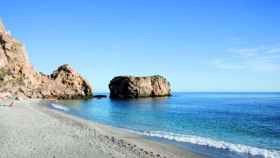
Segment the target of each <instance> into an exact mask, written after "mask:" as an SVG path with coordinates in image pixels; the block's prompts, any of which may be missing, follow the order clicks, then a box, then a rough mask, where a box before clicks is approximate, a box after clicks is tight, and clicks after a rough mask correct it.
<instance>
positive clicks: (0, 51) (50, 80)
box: [0, 20, 93, 99]
mask: <svg viewBox="0 0 280 158" xmlns="http://www.w3.org/2000/svg"><path fill="white" fill-rule="evenodd" d="M1 93H9V94H11V96H13V97H14V98H53V99H80V98H89V97H92V95H93V94H92V88H91V86H90V84H89V83H88V82H87V81H86V80H85V79H84V78H83V77H82V76H81V75H80V74H79V73H78V72H76V71H75V70H74V69H72V68H71V67H70V66H69V65H67V64H65V65H62V66H60V67H59V68H58V69H57V70H55V71H54V72H53V73H52V74H51V75H45V74H43V73H39V72H36V71H35V70H34V69H33V66H32V65H31V64H30V62H29V60H28V57H27V53H26V50H25V48H24V46H23V44H21V43H20V42H19V41H17V40H16V39H15V38H14V37H12V35H11V34H10V33H9V32H7V31H6V30H5V27H4V25H3V23H2V22H1V20H0V94H1Z"/></svg>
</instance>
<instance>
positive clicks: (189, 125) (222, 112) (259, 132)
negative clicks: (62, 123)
mask: <svg viewBox="0 0 280 158" xmlns="http://www.w3.org/2000/svg"><path fill="white" fill-rule="evenodd" d="M106 95H108V94H106ZM48 106H49V107H50V108H53V109H56V110H60V111H63V112H66V113H69V114H71V115H75V116H78V117H81V118H84V119H87V120H92V121H94V122H99V123H102V124H107V125H111V126H113V127H118V128H123V129H125V130H128V131H130V132H134V133H137V134H140V135H143V136H144V137H146V138H148V139H153V140H155V141H162V142H165V143H170V144H174V145H176V146H178V147H179V148H182V149H185V150H188V151H192V152H194V153H198V154H201V155H204V156H206V157H210V158H280V93H252V92H250V93H249V92H246V93H245V92H242V93H238V92H223V93H222V92H219V93H216V92H211V93H210V92H207V93H206V92H195V93H191V92H177V93H173V94H172V96H171V97H163V98H142V99H131V100H112V99H110V98H104V99H90V100H72V101H58V102H54V103H50V104H49V105H48Z"/></svg>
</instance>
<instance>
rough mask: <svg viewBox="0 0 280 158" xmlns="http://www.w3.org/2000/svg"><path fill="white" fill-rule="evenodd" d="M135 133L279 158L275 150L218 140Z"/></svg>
mask: <svg viewBox="0 0 280 158" xmlns="http://www.w3.org/2000/svg"><path fill="white" fill-rule="evenodd" d="M134 132H135V131H134ZM136 133H137V134H140V135H144V136H151V137H158V138H164V139H168V140H173V141H177V142H185V143H191V144H196V145H202V146H208V147H213V148H217V149H223V150H228V151H231V152H238V153H243V154H248V155H251V156H261V157H264V158H280V151H277V150H268V149H262V148H257V147H252V146H247V145H242V144H233V143H229V142H224V141H218V140H214V139H210V138H204V137H199V136H193V135H183V134H175V133H169V132H162V131H145V132H136Z"/></svg>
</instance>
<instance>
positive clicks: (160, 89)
mask: <svg viewBox="0 0 280 158" xmlns="http://www.w3.org/2000/svg"><path fill="white" fill-rule="evenodd" d="M109 89H110V97H111V98H119V99H129V98H140V97H163V96H170V95H171V88H170V83H169V82H168V81H167V80H166V79H165V78H164V77H162V76H159V75H156V76H147V77H134V76H118V77H115V78H113V79H112V80H111V82H110V84H109Z"/></svg>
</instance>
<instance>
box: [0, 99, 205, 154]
mask: <svg viewBox="0 0 280 158" xmlns="http://www.w3.org/2000/svg"><path fill="white" fill-rule="evenodd" d="M39 102H40V101H17V102H16V103H15V105H13V106H12V107H8V106H0V120H1V121H0V129H1V130H0V146H1V147H0V153H1V155H0V157H1V158H14V157H18V158H33V157H34V158H40V157H50V158H63V157H67V158H71V157H72V158H77V157H81V158H87V157H91V158H92V157H98V158H113V157H114V158H123V157H127V158H134V157H135V158H139V157H144V158H150V157H153V158H163V157H166V158H184V157H185V158H202V156H200V155H197V154H194V153H192V152H189V151H186V150H182V149H180V148H177V147H176V146H175V145H170V144H164V143H159V142H155V141H151V140H148V139H145V138H144V137H143V136H140V135H137V134H134V133H131V132H129V131H126V130H123V129H119V128H114V127H111V126H108V125H103V124H100V123H96V122H92V121H87V120H84V119H81V118H78V117H75V116H72V115H68V114H65V113H63V112H59V111H55V110H53V109H49V108H47V107H44V106H40V105H39ZM8 103H10V101H1V105H5V104H8Z"/></svg>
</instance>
